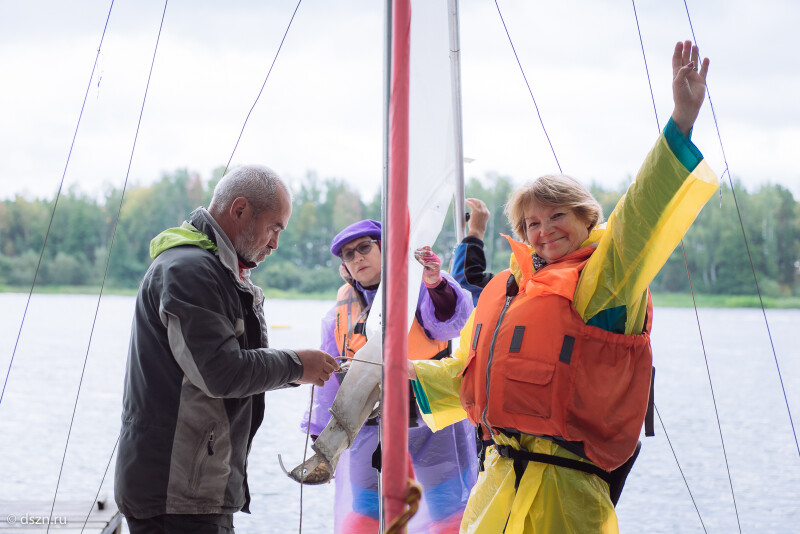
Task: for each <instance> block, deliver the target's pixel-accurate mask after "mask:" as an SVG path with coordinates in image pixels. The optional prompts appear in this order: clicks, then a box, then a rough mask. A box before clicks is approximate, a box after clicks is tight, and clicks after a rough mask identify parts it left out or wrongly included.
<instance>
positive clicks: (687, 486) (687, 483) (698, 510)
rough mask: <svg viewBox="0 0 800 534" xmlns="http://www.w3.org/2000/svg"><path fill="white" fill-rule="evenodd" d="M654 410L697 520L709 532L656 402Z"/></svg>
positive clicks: (704, 530)
mask: <svg viewBox="0 0 800 534" xmlns="http://www.w3.org/2000/svg"><path fill="white" fill-rule="evenodd" d="M653 408H654V409H655V411H656V415H657V416H658V422H659V423H661V430H663V431H664V437H666V438H667V443H668V444H669V448H670V450H671V451H672V456H673V457H674V458H675V464H676V465H677V466H678V471H680V473H681V477H683V482H684V484H686V490H687V491H688V492H689V498H691V499H692V504H693V505H694V509H695V510H696V511H697V519H699V520H700V524H701V525H702V526H703V532H708V530H707V529H706V524H705V523H704V522H703V516H701V515H700V509H699V508H698V507H697V502H695V500H694V495H692V490H691V488H689V481H688V480H686V475H684V474H683V469H681V463H680V462H679V461H678V455H677V454H675V447H673V446H672V441H671V440H670V439H669V434H667V427H666V426H664V420H663V419H661V412H659V411H658V406H656V404H655V402H653Z"/></svg>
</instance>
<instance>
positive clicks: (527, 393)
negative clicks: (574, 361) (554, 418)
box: [503, 358, 555, 417]
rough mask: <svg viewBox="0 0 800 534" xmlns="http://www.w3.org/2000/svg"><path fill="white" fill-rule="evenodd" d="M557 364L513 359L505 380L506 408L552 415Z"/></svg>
mask: <svg viewBox="0 0 800 534" xmlns="http://www.w3.org/2000/svg"><path fill="white" fill-rule="evenodd" d="M554 373H555V364H552V363H547V362H541V361H532V360H528V359H525V358H509V359H508V361H506V369H505V373H504V380H503V387H504V391H503V410H504V411H506V412H511V413H520V414H525V415H532V416H534V417H550V411H551V405H552V396H553V375H554Z"/></svg>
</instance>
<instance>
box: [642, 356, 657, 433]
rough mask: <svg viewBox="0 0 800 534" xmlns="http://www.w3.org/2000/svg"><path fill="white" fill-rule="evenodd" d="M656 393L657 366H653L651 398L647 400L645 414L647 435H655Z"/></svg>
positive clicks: (645, 431)
mask: <svg viewBox="0 0 800 534" xmlns="http://www.w3.org/2000/svg"><path fill="white" fill-rule="evenodd" d="M655 395H656V368H655V367H653V374H651V375H650V398H649V399H648V400H647V412H646V413H645V414H644V435H645V436H647V437H651V436H655V435H656V429H655V422H654V420H653V411H654V407H655V402H656V401H655Z"/></svg>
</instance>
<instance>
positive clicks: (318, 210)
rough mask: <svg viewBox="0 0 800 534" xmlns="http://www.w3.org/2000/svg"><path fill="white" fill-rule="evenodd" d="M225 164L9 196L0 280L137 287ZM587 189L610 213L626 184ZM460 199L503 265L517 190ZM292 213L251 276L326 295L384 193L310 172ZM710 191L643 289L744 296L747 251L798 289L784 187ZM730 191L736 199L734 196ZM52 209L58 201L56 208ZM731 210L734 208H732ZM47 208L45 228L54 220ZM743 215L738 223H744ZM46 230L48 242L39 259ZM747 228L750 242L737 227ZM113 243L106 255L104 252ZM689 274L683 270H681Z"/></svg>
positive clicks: (487, 182)
mask: <svg viewBox="0 0 800 534" xmlns="http://www.w3.org/2000/svg"><path fill="white" fill-rule="evenodd" d="M222 170H223V169H221V168H220V169H217V170H216V171H214V172H213V173H212V176H211V177H210V178H208V179H203V178H201V176H200V175H199V174H197V173H192V172H189V171H187V170H185V169H183V170H177V171H175V172H173V173H169V174H164V175H163V176H162V177H161V179H160V180H158V181H157V182H155V183H153V184H152V185H149V186H136V187H132V188H130V189H128V190H127V191H125V192H124V202H122V208H121V210H120V202H121V201H122V200H123V192H122V191H121V190H120V189H116V188H109V189H108V190H107V191H105V193H104V194H103V195H102V196H101V197H99V198H98V197H97V196H92V195H89V194H86V193H85V192H83V191H81V190H80V189H78V188H76V187H73V188H70V189H68V190H66V191H63V192H62V193H61V195H60V196H59V197H58V199H57V202H56V201H55V200H45V199H28V198H25V197H22V196H17V197H15V198H14V199H7V200H4V201H2V202H1V203H0V285H2V286H8V287H12V288H30V286H31V283H32V282H33V278H34V273H35V272H36V269H37V265H38V266H39V272H38V275H37V281H36V284H37V286H39V285H54V286H99V285H100V283H101V282H102V281H103V279H104V277H105V284H106V287H110V288H119V289H134V288H136V287H138V285H139V282H140V281H141V279H142V276H143V275H144V272H145V271H146V270H147V267H148V265H149V264H150V261H151V260H150V257H149V243H150V240H151V239H152V238H153V237H154V236H155V235H157V234H158V233H159V232H161V231H162V230H163V229H165V228H169V227H172V226H177V225H179V224H180V223H181V222H182V221H183V220H185V219H186V218H187V216H188V214H189V213H190V212H191V211H192V210H193V209H194V208H195V207H197V206H201V205H202V206H208V204H209V202H210V200H211V195H212V193H213V190H214V186H215V185H216V184H217V182H218V181H219V178H220V177H221V175H222ZM627 185H628V184H627V183H625V184H621V185H620V186H619V187H617V188H612V189H608V188H604V187H601V186H599V185H597V184H593V185H592V186H591V188H590V189H591V191H592V193H593V194H594V195H595V197H596V198H597V199H598V200H599V201H600V203H601V205H602V206H603V212H604V213H605V214H606V215H607V214H610V213H611V211H612V210H613V207H614V206H615V205H616V203H617V201H618V200H619V198H620V197H621V196H622V194H623V192H624V191H625V189H626V188H627ZM465 186H466V187H465V189H466V194H467V196H468V197H477V198H480V199H482V200H484V201H485V202H486V204H487V205H488V206H489V209H490V211H491V217H490V220H489V224H488V229H487V232H486V239H485V241H486V254H487V260H488V263H489V269H490V270H492V271H493V272H497V271H500V270H502V269H504V268H506V267H507V266H508V259H509V252H510V249H509V247H508V244H507V242H506V241H505V239H504V238H502V237H501V236H500V234H501V233H505V234H511V230H510V227H509V225H508V223H507V221H506V219H505V216H504V215H503V209H502V208H503V205H504V203H505V200H506V199H507V198H508V196H509V195H510V193H511V192H512V191H513V189H514V188H515V185H514V182H513V181H512V180H511V179H510V178H509V177H505V176H497V175H488V176H486V177H484V179H483V180H478V179H475V178H473V179H471V180H469V181H468V183H467V184H465ZM293 193H294V200H293V214H292V218H291V221H290V224H289V226H288V228H287V229H286V230H285V231H284V232H283V233H282V234H281V239H280V247H279V250H278V251H277V252H276V253H275V254H273V255H272V256H270V257H269V258H268V259H267V260H266V261H265V262H264V263H263V264H262V265H260V266H259V267H258V268H257V269H255V270H254V271H253V280H254V282H255V283H257V284H259V285H261V286H262V287H264V288H265V289H266V288H279V289H283V290H292V291H295V292H297V293H304V294H309V293H333V292H334V291H335V290H336V288H337V287H338V286H339V285H340V284H341V279H340V278H339V275H338V270H337V265H338V261H337V260H336V259H335V258H334V257H333V256H332V255H331V254H330V252H329V247H330V240H331V238H332V237H333V236H334V235H335V234H336V233H337V232H338V231H339V230H341V229H342V228H344V227H345V226H346V225H348V224H350V223H352V222H355V221H357V220H360V219H363V218H373V219H378V220H379V219H380V212H381V200H380V194H379V193H378V194H375V195H374V196H373V197H372V198H371V199H368V200H364V199H363V198H362V196H361V195H360V194H359V193H358V192H357V191H356V190H355V189H354V188H353V187H352V186H351V185H350V184H348V183H347V182H346V181H345V180H343V179H338V178H326V179H321V178H319V177H318V176H317V175H316V174H314V173H309V174H307V175H306V176H305V177H304V178H303V180H301V181H300V183H299V186H297V187H295V188H294V191H293ZM733 193H735V195H734V194H732V192H731V188H730V186H729V185H727V184H724V185H723V186H722V188H721V193H720V194H719V195H718V196H716V197H714V198H712V199H711V200H710V201H709V202H708V204H707V205H706V207H705V208H704V209H703V211H702V212H701V213H700V215H699V217H698V218H697V220H696V221H695V223H694V225H693V226H692V228H691V229H690V230H689V232H688V234H687V235H686V237H685V238H684V240H683V242H682V246H679V247H678V248H677V249H676V250H675V251H674V252H673V253H672V255H671V256H670V258H669V260H668V261H667V264H666V265H665V266H664V268H663V269H662V271H661V272H660V273H659V275H658V277H657V278H656V280H655V281H654V282H653V284H652V285H651V288H652V289H653V290H655V291H660V292H680V293H685V292H688V291H689V290H690V283H691V289H692V290H693V291H694V292H695V293H704V294H724V295H750V294H755V293H756V288H755V281H754V279H753V275H752V271H751V268H750V258H752V262H753V265H754V268H755V271H756V274H757V276H758V285H759V289H760V290H761V293H762V294H763V295H765V296H770V297H778V296H799V295H800V207H798V202H797V201H796V200H795V199H794V197H793V196H792V194H791V192H790V191H789V190H787V189H786V188H784V187H782V186H780V185H775V184H768V185H763V186H761V187H760V188H759V189H758V190H757V191H755V192H749V191H747V190H746V189H745V188H744V187H743V186H742V184H741V183H740V182H738V181H734V182H733ZM734 196H735V200H734ZM54 205H55V207H56V209H55V213H54V214H53V208H54ZM737 206H738V210H737ZM51 216H52V224H50V219H51ZM740 216H741V222H740ZM452 221H453V219H452V208H451V214H450V217H449V218H448V219H447V220H446V222H445V225H444V229H443V231H442V233H441V234H440V236H439V238H438V240H437V242H436V243H435V244H434V249H435V250H436V252H437V253H438V254H439V256H440V257H442V259H443V263H444V265H445V266H447V265H448V264H449V261H450V259H451V257H452V251H453V248H454V247H455V245H456V240H455V231H454V224H453V223H452ZM48 226H49V236H48V237H47V246H46V247H45V250H44V254H43V256H42V258H41V263H40V254H41V252H42V246H43V244H44V242H45V235H46V234H47V231H48ZM742 226H744V229H745V231H746V235H747V243H745V239H744V238H743V234H742ZM109 249H110V250H111V254H110V256H109ZM687 270H688V273H689V274H690V275H691V282H690V277H689V276H687Z"/></svg>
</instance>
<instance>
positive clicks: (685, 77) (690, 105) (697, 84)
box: [672, 41, 709, 136]
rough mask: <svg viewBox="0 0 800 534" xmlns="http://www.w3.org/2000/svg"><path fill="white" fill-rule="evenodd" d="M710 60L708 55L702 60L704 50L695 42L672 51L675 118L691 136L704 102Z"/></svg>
mask: <svg viewBox="0 0 800 534" xmlns="http://www.w3.org/2000/svg"><path fill="white" fill-rule="evenodd" d="M708 63H709V61H708V58H705V59H704V60H703V62H702V64H701V63H700V51H699V50H698V48H697V46H692V42H691V41H684V42H679V43H678V44H676V45H675V52H674V53H673V54H672V99H673V100H674V101H675V109H674V110H673V111H672V120H673V121H674V122H675V125H676V126H677V127H678V129H679V130H680V131H681V132H682V133H683V135H687V136H688V135H689V132H690V131H691V130H692V127H693V126H694V121H695V120H696V119H697V114H698V113H700V107H701V106H702V105H703V99H704V98H705V96H706V75H707V74H708ZM698 69H699V70H698Z"/></svg>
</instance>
